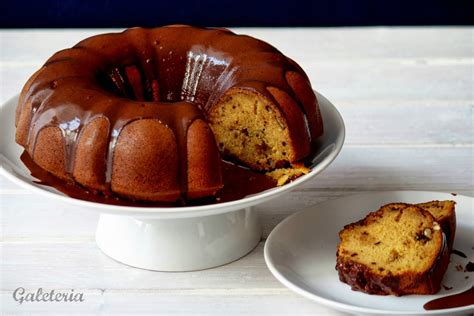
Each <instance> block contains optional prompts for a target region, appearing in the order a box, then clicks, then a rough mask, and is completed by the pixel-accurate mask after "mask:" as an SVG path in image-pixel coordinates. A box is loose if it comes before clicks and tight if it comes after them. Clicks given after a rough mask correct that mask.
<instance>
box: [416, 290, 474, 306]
mask: <svg viewBox="0 0 474 316" xmlns="http://www.w3.org/2000/svg"><path fill="white" fill-rule="evenodd" d="M472 304H474V287H471V288H470V289H468V290H466V291H464V292H461V293H458V294H454V295H449V296H444V297H441V298H437V299H435V300H432V301H429V302H428V303H426V304H425V305H423V308H424V309H426V310H435V309H446V308H455V307H462V306H468V305H472Z"/></svg>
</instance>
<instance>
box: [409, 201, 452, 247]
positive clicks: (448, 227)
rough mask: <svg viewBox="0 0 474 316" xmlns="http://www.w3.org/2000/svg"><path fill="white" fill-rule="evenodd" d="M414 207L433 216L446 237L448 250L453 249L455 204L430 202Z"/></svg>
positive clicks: (450, 202)
mask: <svg viewBox="0 0 474 316" xmlns="http://www.w3.org/2000/svg"><path fill="white" fill-rule="evenodd" d="M416 205H417V206H419V207H421V208H423V209H424V210H426V211H428V212H430V213H431V214H432V215H433V217H434V219H435V221H436V222H438V224H439V226H441V230H442V231H443V233H444V234H445V235H446V240H447V243H448V248H449V250H451V249H453V243H454V236H455V233H456V213H455V211H454V208H455V205H456V202H454V201H431V202H426V203H420V204H416Z"/></svg>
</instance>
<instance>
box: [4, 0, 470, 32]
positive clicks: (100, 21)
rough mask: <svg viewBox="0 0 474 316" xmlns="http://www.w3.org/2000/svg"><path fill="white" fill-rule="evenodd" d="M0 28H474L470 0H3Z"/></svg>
mask: <svg viewBox="0 0 474 316" xmlns="http://www.w3.org/2000/svg"><path fill="white" fill-rule="evenodd" d="M0 2H1V3H0V9H1V12H2V16H1V18H0V27H7V28H9V27H15V28H22V27H127V26H137V25H140V26H158V25H164V24H172V23H182V24H193V25H201V26H345V25H348V26H352V25H442V24H448V25H449V24H451V25H462V24H464V25H465V24H472V19H473V18H472V17H473V16H474V13H473V10H474V7H473V3H474V1H472V0H471V1H466V0H431V1H429V0H420V1H416V0H412V1H405V0H400V1H396V0H360V1H355V0H353V1H351V0H332V1H330V0H319V1H318V0H316V1H307V0H304V1H294V0H287V1H281V0H273V1H258V0H253V1H250V0H241V1H239V0H234V1H224V0H221V1H219V0H200V1H186V0H167V1H156V0H155V1H153V0H152V1H144V0H132V1H124V0H117V1H113V0H97V1H79V0H45V1H41V0H36V1H12V0H1V1H0Z"/></svg>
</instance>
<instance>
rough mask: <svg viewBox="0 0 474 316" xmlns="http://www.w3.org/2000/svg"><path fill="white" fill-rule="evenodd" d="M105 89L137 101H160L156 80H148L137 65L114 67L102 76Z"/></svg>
mask: <svg viewBox="0 0 474 316" xmlns="http://www.w3.org/2000/svg"><path fill="white" fill-rule="evenodd" d="M102 76H103V78H101V80H100V81H101V83H102V84H103V85H104V88H105V89H106V90H107V91H109V92H112V93H114V94H116V95H118V96H120V97H123V98H127V99H130V100H136V101H159V96H160V93H159V86H158V81H157V80H156V79H152V80H148V79H147V78H146V77H145V75H144V73H143V71H142V70H141V69H140V67H138V66H137V65H134V64H130V65H125V66H119V67H114V68H112V69H111V70H109V71H107V72H106V73H105V74H103V75H102Z"/></svg>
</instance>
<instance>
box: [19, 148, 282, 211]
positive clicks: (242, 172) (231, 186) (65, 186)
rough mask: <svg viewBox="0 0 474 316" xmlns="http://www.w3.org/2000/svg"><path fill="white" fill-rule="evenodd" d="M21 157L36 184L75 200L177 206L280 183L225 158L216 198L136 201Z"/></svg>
mask: <svg viewBox="0 0 474 316" xmlns="http://www.w3.org/2000/svg"><path fill="white" fill-rule="evenodd" d="M20 159H21V161H23V163H24V164H25V166H26V167H27V168H28V169H29V170H30V173H31V175H32V176H33V177H35V178H37V179H39V180H38V181H35V182H36V183H38V184H42V185H47V186H50V187H53V188H55V189H56V190H58V191H60V192H62V193H64V194H66V195H68V196H70V197H72V198H75V199H79V200H85V201H90V202H96V203H104V204H112V205H123V206H142V207H176V206H198V205H208V204H217V203H223V202H229V201H234V200H238V199H241V198H244V197H246V196H248V195H252V194H256V193H258V192H262V191H265V190H268V189H271V188H274V187H275V186H276V182H275V181H274V180H273V179H271V178H269V177H267V176H266V175H264V174H262V173H258V172H254V171H252V170H250V169H246V168H243V167H240V166H238V165H236V164H233V163H230V162H226V161H222V162H221V168H222V178H223V181H224V187H223V188H222V189H221V190H220V191H218V192H217V195H216V196H215V197H209V198H204V199H199V200H191V201H184V200H178V201H177V202H175V203H166V202H143V201H132V200H128V199H124V198H121V197H119V196H117V195H115V194H113V193H110V195H104V194H101V193H94V192H90V191H88V190H86V189H85V188H83V187H82V186H80V185H79V184H77V183H75V182H67V181H64V180H61V179H59V178H57V177H55V176H54V175H52V174H51V173H49V172H47V171H45V170H44V169H42V168H41V167H39V166H38V165H37V164H36V163H35V162H34V161H33V159H31V157H30V155H29V154H28V153H27V152H26V151H24V152H23V154H22V155H21V157H20Z"/></svg>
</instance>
